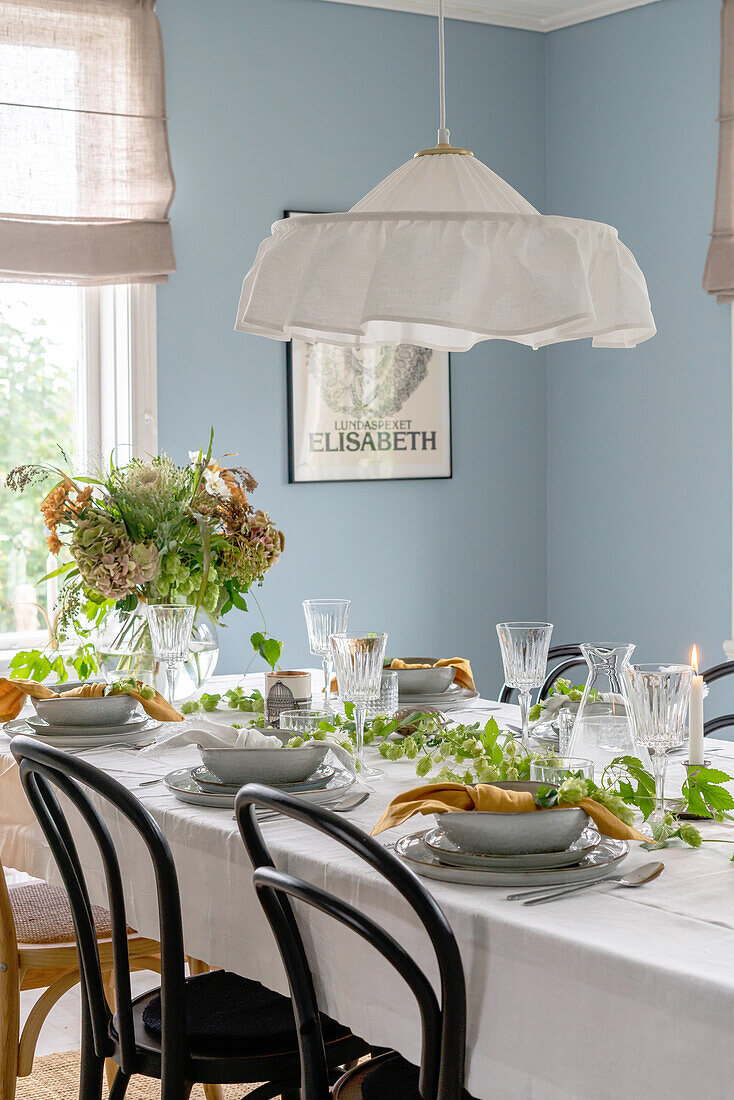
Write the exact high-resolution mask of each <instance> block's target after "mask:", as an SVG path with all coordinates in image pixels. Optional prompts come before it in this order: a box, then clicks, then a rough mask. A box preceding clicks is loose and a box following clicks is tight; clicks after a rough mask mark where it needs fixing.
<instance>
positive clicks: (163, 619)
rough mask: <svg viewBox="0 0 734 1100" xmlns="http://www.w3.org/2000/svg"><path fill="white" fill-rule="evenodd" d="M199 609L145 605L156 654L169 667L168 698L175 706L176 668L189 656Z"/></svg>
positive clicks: (157, 604)
mask: <svg viewBox="0 0 734 1100" xmlns="http://www.w3.org/2000/svg"><path fill="white" fill-rule="evenodd" d="M195 611H196V608H195V607H191V605H190V604H178V603H176V604H173V603H154V604H146V608H145V614H146V616H147V619H148V627H149V629H150V640H151V643H152V646H153V656H154V658H155V659H156V661H161V663H162V664H165V666H166V684H167V687H168V692H167V693H168V701H169V703H170V704H171V705H172V706H173V699H174V693H175V688H176V671H177V669H178V667H179V665H181V664H182V663H183V662H184V661H185V660H186V658H187V656H188V653H189V643H190V641H191V630H192V627H193V625H194V614H195Z"/></svg>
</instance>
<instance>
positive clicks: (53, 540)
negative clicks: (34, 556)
mask: <svg viewBox="0 0 734 1100" xmlns="http://www.w3.org/2000/svg"><path fill="white" fill-rule="evenodd" d="M46 545H47V546H48V549H49V553H51V554H58V553H59V551H60V550H61V539H60V538H59V536H58V535H57V534H56V532H55V531H52V532H51V534H50V535H46Z"/></svg>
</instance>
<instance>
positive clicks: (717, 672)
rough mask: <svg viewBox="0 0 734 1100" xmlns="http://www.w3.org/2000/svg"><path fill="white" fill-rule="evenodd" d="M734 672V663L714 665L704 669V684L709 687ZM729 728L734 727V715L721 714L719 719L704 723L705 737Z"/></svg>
mask: <svg viewBox="0 0 734 1100" xmlns="http://www.w3.org/2000/svg"><path fill="white" fill-rule="evenodd" d="M733 672H734V661H723V662H722V663H721V664H720V665H712V667H711V668H707V669H704V671H703V672H702V673H701V675H702V676H703V682H704V684H707V685H708V684H713V683H715V682H716V681H717V680H723V679H724V677H725V676H731V674H732V673H733ZM728 726H734V714H721V715H719V717H718V718H709V720H708V722H704V726H703V735H704V737H708V736H709V734H711V733H716V731H717V730H723V729H726V728H727V727H728Z"/></svg>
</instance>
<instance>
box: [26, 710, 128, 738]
mask: <svg viewBox="0 0 734 1100" xmlns="http://www.w3.org/2000/svg"><path fill="white" fill-rule="evenodd" d="M24 721H25V722H27V723H28V725H29V726H30V727H31V729H33V730H35V731H36V733H49V734H57V735H59V736H61V735H64V736H67V737H84V735H85V733H114V734H118V733H132V732H133V731H134V730H139V729H141V728H142V727H143V726H144V725H145V723H146V722H150V718H149V717H148V715H147V714H136V715H134V716H133V717H132V718H130V719H129V720H128V721H127V722H120V723H119V725H116V726H58V725H55V724H54V723H52V722H46V721H45V720H44V719H43V718H40V717H39V716H38V715H37V714H29V715H28V717H27V718H25V719H24Z"/></svg>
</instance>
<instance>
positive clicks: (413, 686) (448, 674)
mask: <svg viewBox="0 0 734 1100" xmlns="http://www.w3.org/2000/svg"><path fill="white" fill-rule="evenodd" d="M400 660H401V661H405V663H406V665H432V664H434V663H435V662H436V661H437V660H438V658H437V657H401V658H400ZM385 671H386V672H387V671H392V672H397V674H398V694H399V695H437V694H439V693H440V692H443V691H447V690H448V689H449V688H450V687H451V685H452V684H453V682H454V676H455V675H456V669H455V668H451V666H449V667H447V668H395V669H390V670H388V669H387V668H386V669H385Z"/></svg>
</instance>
